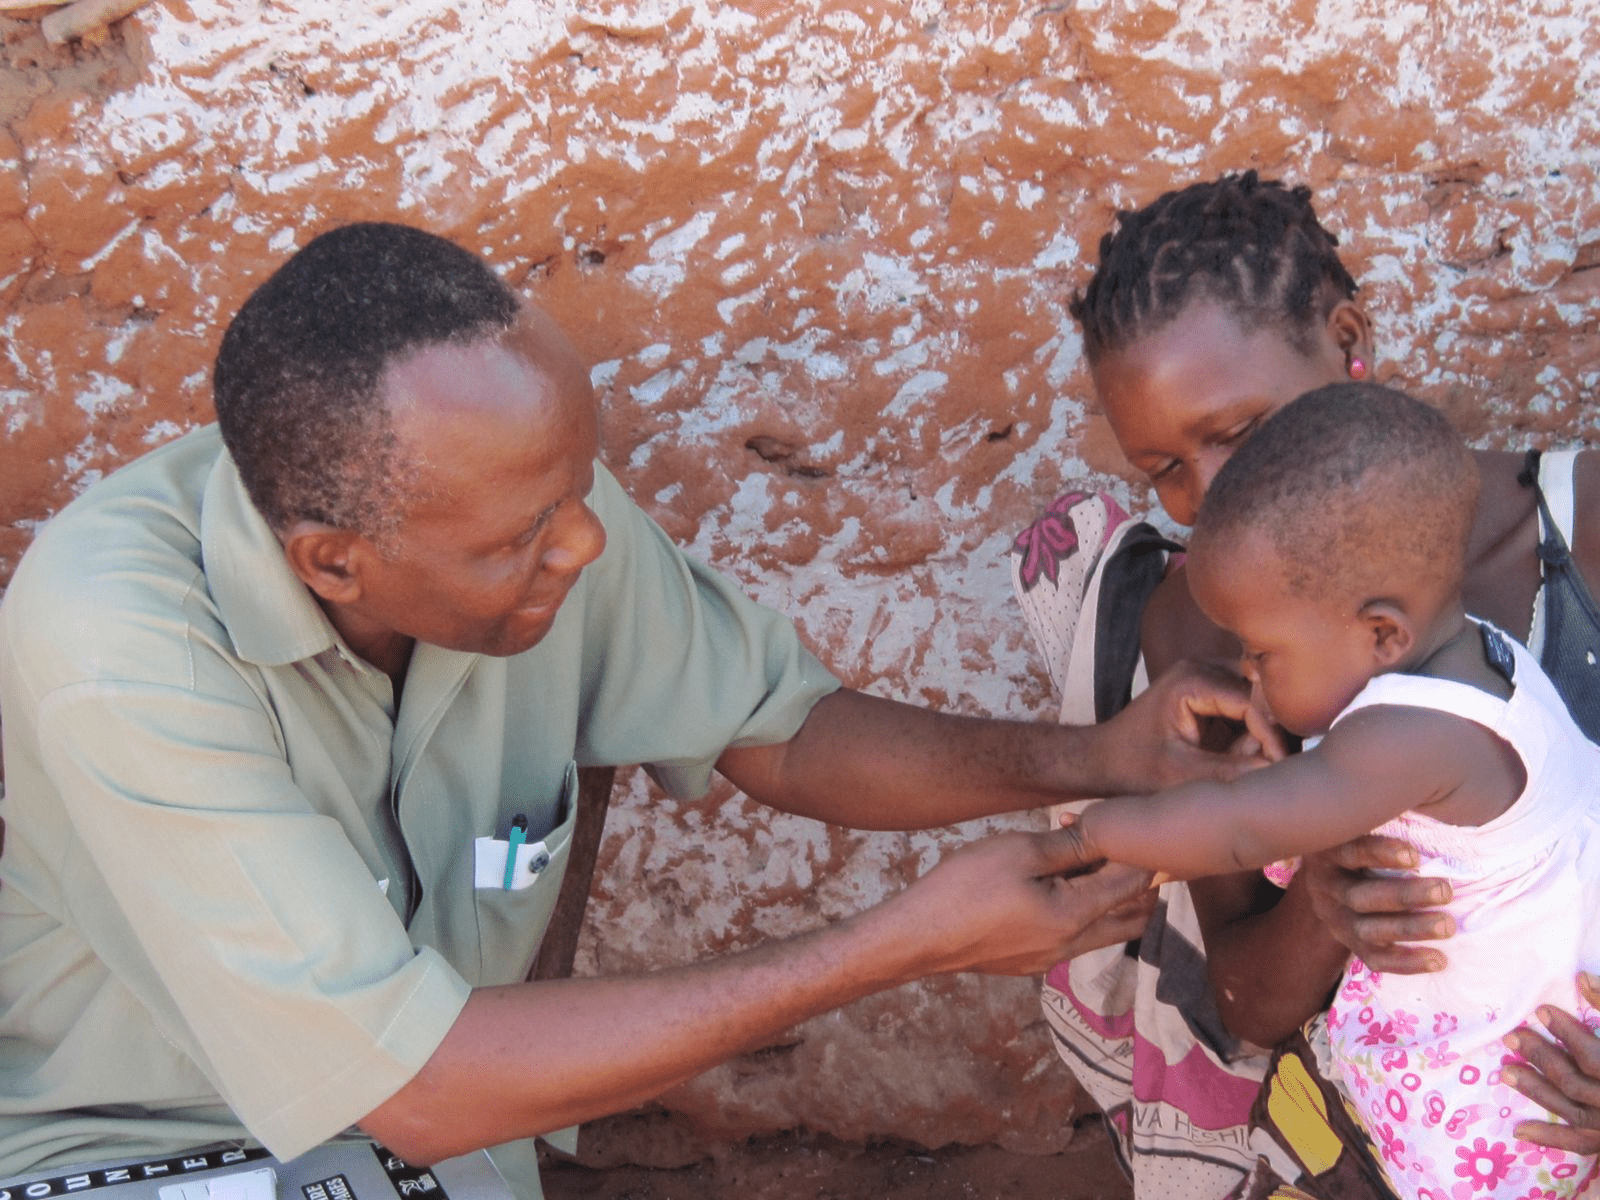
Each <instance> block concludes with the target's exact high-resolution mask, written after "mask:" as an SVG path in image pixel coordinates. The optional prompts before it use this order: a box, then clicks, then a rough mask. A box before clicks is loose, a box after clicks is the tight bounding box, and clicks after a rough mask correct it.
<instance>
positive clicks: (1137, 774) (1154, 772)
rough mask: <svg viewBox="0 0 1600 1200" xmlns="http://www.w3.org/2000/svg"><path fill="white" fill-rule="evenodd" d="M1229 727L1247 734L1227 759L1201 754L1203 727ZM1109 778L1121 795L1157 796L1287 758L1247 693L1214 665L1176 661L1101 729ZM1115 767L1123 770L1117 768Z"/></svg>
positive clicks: (1226, 778)
mask: <svg viewBox="0 0 1600 1200" xmlns="http://www.w3.org/2000/svg"><path fill="white" fill-rule="evenodd" d="M1218 719H1220V720H1224V721H1231V722H1233V723H1235V724H1237V725H1240V726H1242V727H1243V728H1244V730H1245V735H1244V736H1243V737H1241V738H1239V739H1238V740H1237V741H1236V742H1235V743H1234V746H1233V749H1231V750H1230V751H1229V752H1228V753H1227V754H1225V755H1224V754H1216V753H1213V752H1211V751H1209V750H1205V749H1203V748H1202V740H1203V735H1204V731H1205V727H1206V725H1207V723H1208V722H1212V721H1215V720H1218ZM1102 728H1103V730H1104V733H1105V735H1106V736H1107V738H1108V742H1107V747H1106V749H1105V750H1103V753H1105V754H1107V755H1116V756H1118V757H1117V758H1115V759H1113V760H1112V761H1111V762H1109V763H1108V764H1107V772H1108V774H1109V775H1110V776H1111V777H1112V778H1113V779H1117V780H1119V781H1121V782H1122V783H1123V786H1121V787H1119V788H1117V789H1115V790H1116V791H1118V792H1156V791H1160V790H1161V789H1162V788H1167V787H1172V786H1173V785H1175V784H1180V783H1189V782H1191V781H1193V780H1201V779H1203V780H1214V781H1216V782H1219V783H1226V782H1228V781H1230V780H1233V779H1236V778H1238V777H1239V776H1240V775H1242V774H1244V772H1246V771H1251V770H1255V769H1256V768H1258V767H1264V766H1266V765H1267V764H1268V763H1273V762H1277V761H1278V760H1279V759H1280V758H1282V757H1283V756H1284V747H1283V738H1282V737H1281V735H1280V734H1279V733H1278V731H1277V730H1276V729H1275V728H1274V727H1273V726H1272V724H1271V723H1270V722H1268V721H1267V720H1266V718H1265V717H1263V716H1262V714H1261V713H1260V711H1259V710H1257V709H1255V708H1254V707H1252V706H1251V704H1250V688H1249V685H1248V684H1246V683H1245V681H1244V680H1242V679H1240V678H1239V677H1238V676H1237V675H1234V674H1233V673H1232V672H1230V671H1227V670H1225V669H1223V668H1222V667H1219V666H1216V665H1215V664H1211V663H1198V662H1187V661H1186V662H1180V663H1178V664H1176V665H1174V666H1173V667H1172V668H1171V669H1169V670H1168V671H1167V672H1165V673H1164V674H1163V675H1162V676H1161V677H1160V678H1159V679H1157V680H1156V681H1155V682H1154V683H1152V684H1151V685H1150V687H1149V689H1148V690H1146V691H1145V692H1143V693H1142V694H1140V695H1139V696H1138V697H1136V698H1135V699H1134V701H1133V703H1131V704H1129V705H1128V707H1127V708H1125V709H1123V710H1122V711H1121V712H1120V713H1118V714H1117V715H1116V716H1114V717H1112V718H1111V720H1110V721H1108V722H1106V724H1105V725H1104V726H1103V727H1102ZM1118 768H1120V770H1119V769H1118Z"/></svg>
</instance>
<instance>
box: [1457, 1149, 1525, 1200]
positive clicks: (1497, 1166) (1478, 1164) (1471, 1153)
mask: <svg viewBox="0 0 1600 1200" xmlns="http://www.w3.org/2000/svg"><path fill="white" fill-rule="evenodd" d="M1456 1157H1458V1158H1459V1159H1461V1161H1460V1162H1458V1163H1457V1164H1456V1174H1457V1175H1460V1176H1461V1177H1462V1178H1463V1179H1466V1180H1468V1181H1469V1182H1470V1183H1471V1184H1472V1186H1473V1187H1474V1188H1476V1189H1479V1190H1481V1191H1488V1190H1489V1189H1490V1188H1492V1187H1494V1186H1495V1184H1497V1183H1499V1182H1500V1181H1501V1180H1502V1179H1504V1178H1505V1177H1506V1175H1507V1173H1508V1172H1509V1171H1510V1170H1511V1168H1512V1166H1513V1165H1514V1164H1515V1163H1516V1161H1517V1156H1516V1154H1515V1153H1513V1152H1512V1151H1510V1150H1507V1149H1506V1144H1505V1143H1504V1142H1496V1143H1495V1144H1494V1145H1492V1146H1491V1145H1489V1143H1488V1142H1487V1141H1485V1140H1484V1139H1483V1138H1474V1139H1473V1142H1472V1148H1471V1149H1468V1148H1467V1147H1465V1146H1460V1147H1458V1148H1457V1149H1456Z"/></svg>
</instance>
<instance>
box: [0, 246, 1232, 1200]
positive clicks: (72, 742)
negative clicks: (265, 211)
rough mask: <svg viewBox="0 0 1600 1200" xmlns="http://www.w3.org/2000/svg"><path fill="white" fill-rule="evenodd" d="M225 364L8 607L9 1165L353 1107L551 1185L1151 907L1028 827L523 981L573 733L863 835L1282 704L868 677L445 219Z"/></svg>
mask: <svg viewBox="0 0 1600 1200" xmlns="http://www.w3.org/2000/svg"><path fill="white" fill-rule="evenodd" d="M215 386H216V399H217V409H218V419H219V426H220V429H219V428H218V427H208V428H205V429H201V430H197V431H195V432H194V433H191V434H189V435H187V436H185V437H183V438H180V439H179V440H178V441H176V442H174V443H172V444H171V445H168V446H166V447H163V448H162V449H160V450H157V451H155V452H154V453H152V454H150V455H147V456H146V457H145V458H143V459H141V460H139V461H137V462H135V463H134V464H132V465H130V466H129V467H127V468H126V469H124V470H123V471H121V472H119V473H118V474H116V475H115V476H113V477H111V478H110V479H108V480H106V481H104V482H103V483H101V484H99V485H97V486H95V487H94V488H91V489H90V490H89V491H88V492H86V493H85V494H84V495H83V496H82V497H81V498H80V499H79V500H77V501H75V502H74V503H73V504H71V505H69V506H68V507H67V509H65V510H64V511H63V512H62V513H61V514H60V515H59V516H58V517H57V518H56V519H55V520H54V521H53V522H52V523H51V524H50V525H49V526H48V527H47V528H46V529H45V530H44V531H43V532H42V533H41V535H40V536H39V538H38V539H37V541H36V543H35V545H34V546H33V547H32V548H31V549H30V551H29V553H28V554H27V556H26V557H25V559H24V561H23V563H22V565H21V567H20V568H19V570H18V572H17V575H16V577H15V580H14V581H13V583H12V585H11V588H10V590H9V592H8V594H7V596H6V600H5V603H4V606H3V607H0V711H3V731H4V736H5V745H4V752H5V764H6V771H7V790H6V797H5V801H4V817H5V820H6V825H7V839H6V844H5V850H4V855H3V857H0V1013H3V1016H0V1174H12V1173H17V1172H20V1171H24V1170H29V1169H32V1168H35V1167H41V1166H47V1165H54V1164H59V1163H86V1162H92V1161H95V1160H103V1159H107V1158H112V1157H127V1156H130V1155H137V1154H161V1153H171V1152H173V1151H176V1150H181V1149H186V1148H190V1147H195V1146H200V1145H205V1144H209V1143H214V1142H217V1141H222V1140H227V1139H230V1138H237V1137H243V1136H249V1137H253V1138H255V1139H257V1140H259V1141H260V1142H261V1143H263V1144H264V1145H265V1146H266V1147H267V1148H268V1149H269V1150H271V1151H272V1152H273V1153H274V1154H276V1155H278V1156H280V1157H284V1158H287V1157H291V1156H294V1155H297V1154H300V1153H302V1152H303V1151H305V1150H307V1149H308V1148H310V1147H311V1146H313V1145H315V1144H317V1143H318V1142H320V1141H323V1140H325V1139H328V1138H331V1137H334V1136H337V1135H339V1134H340V1133H341V1132H342V1131H345V1130H347V1129H350V1128H351V1127H358V1128H359V1129H360V1130H362V1131H364V1132H366V1133H367V1134H370V1135H371V1136H373V1137H376V1138H378V1139H379V1140H381V1141H383V1142H384V1143H385V1144H387V1145H389V1146H390V1147H391V1148H393V1149H395V1150H396V1151H398V1152H399V1153H401V1154H402V1155H404V1156H406V1157H408V1158H410V1159H412V1160H414V1161H421V1162H426V1161H433V1160H436V1159H439V1158H443V1157H447V1156H451V1155H455V1154H458V1153H463V1152H465V1151H468V1150H471V1149H475V1148H479V1147H485V1146H497V1147H499V1148H498V1149H497V1150H496V1151H495V1155H494V1157H495V1159H496V1161H497V1163H499V1164H500V1166H501V1167H502V1169H503V1170H504V1171H505V1173H506V1174H507V1176H508V1177H509V1178H510V1179H511V1181H512V1183H513V1186H514V1187H516V1188H518V1189H519V1191H520V1192H521V1193H522V1194H523V1195H527V1196H536V1195H537V1194H538V1184H537V1173H536V1170H535V1169H534V1166H533V1156H532V1152H531V1148H530V1144H529V1143H528V1142H526V1141H525V1140H524V1139H527V1138H529V1137H531V1136H532V1135H534V1134H537V1133H540V1132H545V1131H549V1130H554V1129H558V1128H561V1127H564V1126H568V1125H572V1124H575V1123H577V1122H580V1121H583V1120H586V1119H589V1118H592V1117H596V1116H599V1115H602V1114H604V1113H607V1112H613V1111H616V1110H619V1109H623V1108H626V1107H629V1106H631V1105H634V1104H637V1103H639V1102H641V1101H643V1100H645V1099H647V1098H649V1097H651V1096H653V1095H656V1094H658V1093H660V1092H661V1091H663V1090H664V1089H666V1088H668V1087H670V1086H672V1085H673V1084H675V1083H678V1082H680V1081H681V1080H684V1079H686V1078H688V1077H690V1076H692V1075H693V1074H695V1073H697V1072H699V1071H701V1070H704V1069H705V1068H707V1067H709V1066H711V1065H713V1064H715V1063H717V1062H719V1061H721V1060H723V1059H725V1058H727V1057H728V1056H730V1055H733V1054H735V1053H738V1052H740V1051H742V1050H744V1049H747V1048H749V1047H751V1046H754V1045H758V1044H760V1043H761V1041H762V1040H763V1039H765V1038H768V1037H770V1036H772V1035H773V1034H775V1033H777V1032H779V1031H781V1030H783V1029H785V1028H786V1027H788V1026H790V1025H792V1024H794V1023H795V1022H797V1021H800V1020H803V1019H805V1018H807V1017H809V1016H812V1015H814V1014H816V1013H819V1012H822V1011H825V1010H826V1009H828V1008H831V1007H834V1006H836V1005H838V1004H841V1003H844V1002H846V1001H848V1000H851V999H854V998H856V997H859V996H862V995H865V994H868V993H870V992H873V991H877V990H881V989H883V988H886V987H890V986H893V985H895V984H898V983H901V982H903V981H906V980H910V979H914V978H917V977H919V976H922V975H925V974H929V973H933V972H941V971H954V970H986V971H1004V972H1013V973H1021V972H1033V971H1038V970H1040V969H1042V968H1043V967H1045V966H1047V965H1048V964H1050V963H1051V962H1054V961H1056V960H1058V959H1060V958H1061V957H1063V956H1065V955H1068V954H1070V953H1072V952H1074V951H1076V950H1081V949H1086V948H1088V947H1090V946H1092V945H1100V944H1105V943H1107V942H1109V941H1112V940H1116V939H1121V938H1124V937H1127V936H1129V935H1131V934H1133V933H1136V932H1137V930H1138V929H1139V927H1140V925H1141V923H1142V919H1143V914H1144V911H1145V906H1144V904H1143V902H1142V900H1141V899H1139V898H1138V897H1139V894H1140V892H1141V890H1142V888H1143V884H1144V879H1143V877H1142V876H1140V875H1139V874H1137V873H1135V872H1131V871H1127V870H1124V869H1120V868H1103V869H1101V870H1100V871H1098V872H1095V873H1093V874H1090V875H1085V876H1080V877H1078V878H1074V879H1064V878H1062V877H1061V873H1062V872H1063V871H1066V870H1067V869H1069V868H1073V867H1076V866H1078V865H1080V864H1078V863H1077V862H1076V861H1075V860H1074V859H1073V857H1072V853H1071V850H1070V841H1069V840H1068V839H1066V838H1064V837H1059V836H1056V835H1051V834H1040V835H1022V834H1016V835H1010V836H1005V837H1000V838H994V839H990V840H989V841H986V842H983V843H980V844H978V845H976V846H974V847H971V848H968V849H966V850H964V851H962V852H960V853H958V854H956V855H954V856H952V857H951V858H950V859H949V860H948V861H947V862H946V863H944V864H943V865H941V866H940V867H939V868H937V869H936V870H934V871H933V872H931V873H930V874H929V875H928V876H927V877H926V878H924V879H923V880H920V881H919V882H917V883H916V884H914V885H913V886H912V887H910V888H908V889H907V890H906V891H905V892H903V893H902V894H900V895H898V896H896V897H894V898H893V899H891V900H890V901H888V902H886V903H884V904H882V905H880V906H878V907H877V908H874V909H871V910H868V911H867V912H864V913H862V914H860V915H859V916H857V917H854V918H852V919H850V920H848V921H845V922H841V923H839V924H837V925H835V926H833V927H831V928H828V929H825V930H820V931H818V932H816V933H813V934H809V935H806V936H803V937H799V938H795V939H791V940H788V941H785V942H781V943H775V944H772V945H769V946H766V947H763V948H761V949H758V950H754V951H751V952H748V953H745V954H739V955H731V956H728V957H726V958H723V959H718V960H715V961H711V962H706V963H701V964H696V965H693V966H688V967H684V968H680V969H677V970H673V971H665V972H661V973H658V974H653V975H650V976H647V977H640V978H623V979H581V980H564V981H558V982H545V983H528V982H525V979H526V976H527V974H528V969H529V965H530V963H531V962H532V959H533V957H534V954H535V952H536V951H537V949H538V945H539V940H540V936H541V934H542V932H543V930H544V927H545V925H546V923H547V921H548V919H549V915H550V911H551V908H552V905H553V903H554V898H555V894H556V891H557V889H558V887H559V884H560V879H561V874H562V871H563V870H564V867H565V862H566V854H567V847H568V843H569V840H570V835H571V830H572V813H573V807H574V806H573V803H572V801H573V794H572V792H573V779H574V768H575V765H578V764H608V763H616V764H620V763H635V762H642V763H646V764H648V765H649V768H650V770H651V771H652V773H653V775H654V776H655V778H656V779H657V780H658V781H659V782H660V783H661V784H662V785H663V786H665V787H666V788H667V789H668V790H670V791H672V792H674V793H676V794H680V795H696V794H699V793H700V792H703V791H704V789H705V788H706V786H707V784H708V781H709V778H710V773H711V771H712V769H713V768H715V769H717V770H719V771H721V772H722V773H723V774H724V775H726V776H727V777H728V778H730V779H731V780H732V781H733V782H735V783H736V784H738V785H739V786H740V787H741V788H743V789H744V790H745V791H747V792H748V793H749V794H751V795H752V796H754V797H756V798H758V799H761V800H763V801H765V802H767V803H770V804H773V805H775V806H777V807H779V808H782V809H784V810H786V811H789V812H795V813H801V814H804V815H808V816H812V817H816V818H818V819H821V820H827V821H833V822H837V823H840V824H846V825H853V826H857V827H868V828H914V827H925V826H933V825H944V824H949V823H951V822H954V821H958V820H962V819H966V818H970V817H975V816H978V815H982V814H986V813H993V812H1001V811H1007V810H1013V809H1020V808H1025V807H1032V806H1036V805H1039V804H1042V803H1046V802H1049V801H1053V800H1057V799H1061V798H1063V797H1066V796H1074V795H1077V796H1081V795H1091V794H1098V793H1103V792H1111V791H1125V790H1130V789H1142V788H1150V787H1153V786H1156V785H1158V784H1160V783H1163V782H1169V781H1171V780H1174V779H1177V778H1181V777H1186V776H1189V775H1193V774H1212V773H1218V772H1220V771H1226V770H1228V769H1229V768H1228V767H1227V765H1226V764H1222V763H1219V762H1218V761H1216V760H1213V759H1211V758H1210V757H1209V756H1206V755H1203V754H1201V753H1200V752H1199V751H1198V750H1197V749H1195V747H1194V745H1193V742H1194V740H1195V738H1194V730H1195V726H1196V721H1197V719H1198V718H1199V717H1202V716H1205V715H1208V714H1213V713H1219V714H1222V715H1227V716H1231V717H1235V718H1238V717H1242V716H1243V714H1244V713H1245V710H1246V705H1245V703H1244V697H1243V695H1242V694H1241V693H1239V692H1238V691H1236V690H1233V689H1230V688H1227V687H1224V686H1221V685H1215V684H1212V683H1210V682H1208V681H1205V680H1203V679H1201V678H1200V677H1199V676H1197V675H1188V676H1182V677H1181V678H1179V679H1177V680H1176V681H1175V682H1171V683H1167V684H1164V685H1162V686H1160V687H1158V688H1157V689H1156V691H1155V692H1154V693H1153V694H1152V695H1151V696H1150V697H1149V698H1148V699H1145V700H1142V701H1140V702H1139V703H1138V704H1136V705H1134V706H1133V707H1132V708H1131V709H1129V710H1127V712H1126V713H1125V714H1124V715H1123V716H1120V717H1118V718H1117V719H1116V720H1115V721H1114V722H1112V723H1111V724H1109V725H1107V726H1102V727H1100V728H1099V729H1098V730H1071V729H1061V728H1058V727H1054V726H1045V725H1026V724H1012V723H1004V722H991V721H979V720H970V719H962V718H954V717H945V716H939V715H936V714H933V713H930V712H927V711H925V710H922V709H917V708H913V707H910V706H905V705H899V704H895V703H892V702H889V701H884V700H877V699H873V698H870V697H867V696H863V695H860V694H858V693H855V692H851V691H848V690H844V689H841V688H839V686H838V683H837V681H835V680H834V679H833V678H832V677H831V676H830V675H829V674H828V673H827V671H825V670H824V669H823V668H822V667H821V665H820V664H819V663H818V662H817V661H816V660H815V659H814V658H813V657H812V656H811V655H810V654H809V653H808V652H807V651H806V650H805V649H804V648H803V647H802V646H801V644H800V642H799V640H798V639H797V638H796V636H795V633H794V630H793V628H792V626H791V625H790V624H789V622H787V621H786V620H784V619H783V618H781V617H779V616H778V615H777V614H775V613H772V612H770V611H768V610H766V609H763V608H761V607H760V606H758V605H756V604H754V603H752V602H751V601H750V600H748V599H747V598H745V597H744V596H743V595H741V594H740V593H739V591H738V590H737V589H736V588H735V587H733V586H732V585H731V584H730V583H728V582H727V581H726V580H724V579H722V578H721V577H720V576H718V575H717V574H716V573H714V572H712V571H710V570H708V569H707V568H705V567H703V566H701V565H699V564H696V563H693V562H691V561H690V560H688V559H686V558H684V557H683V556H682V555H681V554H680V553H679V552H678V551H677V550H676V549H675V548H674V547H673V546H672V545H671V544H670V543H669V542H668V541H667V539H666V538H665V536H664V535H663V534H662V532H661V531H660V529H658V528H657V527H656V526H655V525H654V524H653V523H652V522H651V521H649V519H648V518H646V517H645V516H644V515H643V513H641V512H640V511H639V510H638V508H636V507H635V506H634V505H633V504H632V503H631V502H629V501H628V499H627V498H626V496H625V495H623V493H622V491H621V489H620V488H619V487H618V485H617V483H616V481H615V480H614V479H612V477H611V476H610V475H609V474H608V473H607V472H606V471H605V470H604V469H603V468H602V467H600V466H599V465H598V464H597V462H596V455H597V452H598V433H597V417H596V411H595V404H594V399H593V396H592V393H591V391H590V387H589V381H588V375H587V372H586V370H585V368H584V366H583V364H582V363H581V362H580V361H579V360H578V357H577V355H576V353H575V352H574V351H573V349H572V347H571V346H570V344H569V343H568V342H567V341H566V339H565V338H564V337H563V336H562V335H561V333H560V332H559V330H557V329H556V327H555V326H554V325H553V324H552V323H551V322H550V320H549V319H548V318H547V317H546V316H544V314H542V313H541V312H540V311H539V310H538V309H536V308H535V307H533V306H531V305H527V304H524V303H521V302H519V301H518V299H517V298H516V297H515V296H514V295H513V294H512V293H511V292H510V291H509V290H508V289H507V288H506V287H505V286H504V285H503V284H502V283H501V282H500V281H499V280H498V279H497V278H496V277H495V276H494V274H493V273H492V272H491V271H490V270H489V269H488V268H487V267H486V266H485V265H484V264H483V263H482V262H481V261H480V260H478V259H476V258H475V257H473V256H472V255H470V254H468V253H467V252H465V251H463V250H460V249H459V248H457V247H455V246H453V245H451V244H450V243H448V242H444V241H442V240H440V239H438V238H434V237H432V236H431V235H427V234H424V233H421V232H419V231H416V230H411V229H407V228H404V227H401V226H392V225H360V226H350V227H347V228H345V229H341V230H337V231H334V232H333V233H330V234H326V235H324V236H323V237H321V238H318V239H316V240H315V241H313V242H312V243H311V244H310V245H308V246H307V247H306V248H305V249H304V250H302V251H301V252H300V253H299V254H297V255H296V256H295V257H294V258H292V259H291V260H290V261H289V262H288V263H287V264H286V265H285V266H284V267H283V268H282V269H281V270H280V271H279V272H278V273H277V274H276V275H274V276H273V277H272V279H270V280H269V281H268V282H267V283H266V284H264V285H263V286H262V287H261V288H260V289H259V290H258V291H257V292H256V293H255V295H254V296H252V297H251V299H250V300H249V301H248V302H247V303H246V305H245V306H244V308H243V309H241V311H240V313H239V315H238V316H237V317H236V318H235V320H234V321H233V323H232V325H231V326H230V328H229V330H228V332H227V334H226V336H225V337H224V339H223V344H222V348H221V350H220V352H219V356H218V361H217V365H216V374H215ZM513 829H515V830H516V833H515V834H513V832H512V831H513ZM517 839H522V840H524V841H525V843H526V844H525V845H523V846H522V847H521V848H520V849H518V848H516V847H515V846H514V845H513V844H512V843H513V842H514V841H516V840H517ZM502 1143H514V1144H511V1145H504V1146H502V1145H501V1144H502Z"/></svg>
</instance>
